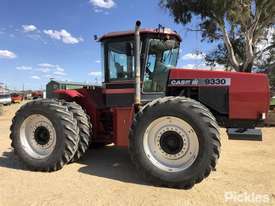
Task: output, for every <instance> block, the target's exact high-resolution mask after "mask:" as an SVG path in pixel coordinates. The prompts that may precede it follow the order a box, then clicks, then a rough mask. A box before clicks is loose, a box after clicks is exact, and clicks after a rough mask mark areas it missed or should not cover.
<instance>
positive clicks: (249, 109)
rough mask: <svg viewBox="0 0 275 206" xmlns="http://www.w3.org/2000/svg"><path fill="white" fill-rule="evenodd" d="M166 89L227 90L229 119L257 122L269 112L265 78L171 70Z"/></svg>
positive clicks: (264, 76) (261, 76) (232, 73)
mask: <svg viewBox="0 0 275 206" xmlns="http://www.w3.org/2000/svg"><path fill="white" fill-rule="evenodd" d="M168 87H212V88H213V90H214V89H215V88H217V87H224V88H225V89H227V90H228V101H229V117H230V118H232V119H257V118H261V117H262V116H263V115H264V116H265V115H266V114H267V112H268V110H269V102H270V92H269V81H268V78H267V76H266V75H265V74H255V73H243V72H225V71H208V70H191V69H171V70H170V73H169V78H168ZM212 98H213V97H212ZM214 98H215V97H214Z"/></svg>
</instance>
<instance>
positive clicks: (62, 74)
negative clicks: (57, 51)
mask: <svg viewBox="0 0 275 206" xmlns="http://www.w3.org/2000/svg"><path fill="white" fill-rule="evenodd" d="M53 74H54V75H58V76H66V75H67V74H66V73H65V72H64V71H63V72H62V71H55V72H54V73H53Z"/></svg>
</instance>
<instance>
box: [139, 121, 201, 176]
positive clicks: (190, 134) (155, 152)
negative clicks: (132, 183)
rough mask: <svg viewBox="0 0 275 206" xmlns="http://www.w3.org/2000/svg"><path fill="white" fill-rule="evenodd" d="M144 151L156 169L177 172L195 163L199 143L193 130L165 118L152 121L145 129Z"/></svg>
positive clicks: (182, 122)
mask: <svg viewBox="0 0 275 206" xmlns="http://www.w3.org/2000/svg"><path fill="white" fill-rule="evenodd" d="M143 147H144V151H145V153H146V155H147V157H148V158H149V160H150V161H151V162H152V163H153V164H154V165H155V166H156V167H158V168H160V169H162V170H165V171H168V172H177V171H182V170H185V169H186V168H188V167H190V166H191V165H192V164H193V162H194V161H195V159H196V157H197V155H198V150H199V142H198V138H197V135H196V133H195V131H194V130H193V128H192V127H191V126H190V125H189V124H188V123H187V122H185V121H184V120H182V119H180V118H177V117H172V116H166V117H161V118H158V119H156V120H154V121H153V122H152V123H151V124H150V125H149V126H148V128H147V129H146V131H145V134H144V139H143Z"/></svg>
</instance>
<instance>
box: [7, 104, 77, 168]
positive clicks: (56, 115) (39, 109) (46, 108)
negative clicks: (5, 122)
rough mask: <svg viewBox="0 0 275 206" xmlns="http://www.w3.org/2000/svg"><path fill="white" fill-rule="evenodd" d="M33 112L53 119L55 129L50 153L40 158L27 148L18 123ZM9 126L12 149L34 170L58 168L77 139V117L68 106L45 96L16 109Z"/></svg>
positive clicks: (73, 147) (74, 145)
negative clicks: (35, 156)
mask: <svg viewBox="0 0 275 206" xmlns="http://www.w3.org/2000/svg"><path fill="white" fill-rule="evenodd" d="M34 114H37V115H42V116H44V117H46V118H47V119H48V120H49V121H50V122H51V123H52V125H53V128H54V131H55V133H56V144H55V145H54V147H53V151H52V152H51V153H50V154H49V156H47V157H45V158H41V159H39V158H34V157H33V156H31V155H30V154H29V153H28V152H26V150H25V149H24V147H23V144H22V141H21V139H20V138H21V137H20V128H21V125H22V124H23V122H24V120H26V119H27V118H28V117H29V116H31V115H34ZM10 129H11V134H10V137H11V139H12V147H14V152H15V153H16V154H17V155H18V157H19V159H21V160H22V161H23V162H24V163H25V164H26V166H27V167H28V168H30V169H31V170H34V171H48V172H50V171H56V170H59V169H61V168H62V167H63V166H64V165H65V164H66V163H68V162H70V160H71V159H72V158H73V156H74V155H75V152H76V150H77V146H78V142H79V137H78V127H77V121H76V120H75V119H74V116H73V113H72V112H71V111H69V109H68V107H67V106H64V105H63V104H62V102H60V101H55V100H48V99H46V100H36V101H32V102H28V103H26V104H25V105H23V106H22V107H21V108H20V109H19V110H18V111H17V112H16V115H15V117H14V118H13V120H12V125H11V128H10ZM26 136H27V135H26Z"/></svg>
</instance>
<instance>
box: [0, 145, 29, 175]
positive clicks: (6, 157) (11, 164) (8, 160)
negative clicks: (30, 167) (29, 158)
mask: <svg viewBox="0 0 275 206" xmlns="http://www.w3.org/2000/svg"><path fill="white" fill-rule="evenodd" d="M0 167H6V168H10V169H15V170H27V168H26V167H25V166H24V164H23V163H22V162H21V161H20V160H19V159H18V157H17V156H16V155H15V154H14V152H13V150H12V149H10V151H7V152H3V153H2V155H1V156H0Z"/></svg>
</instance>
